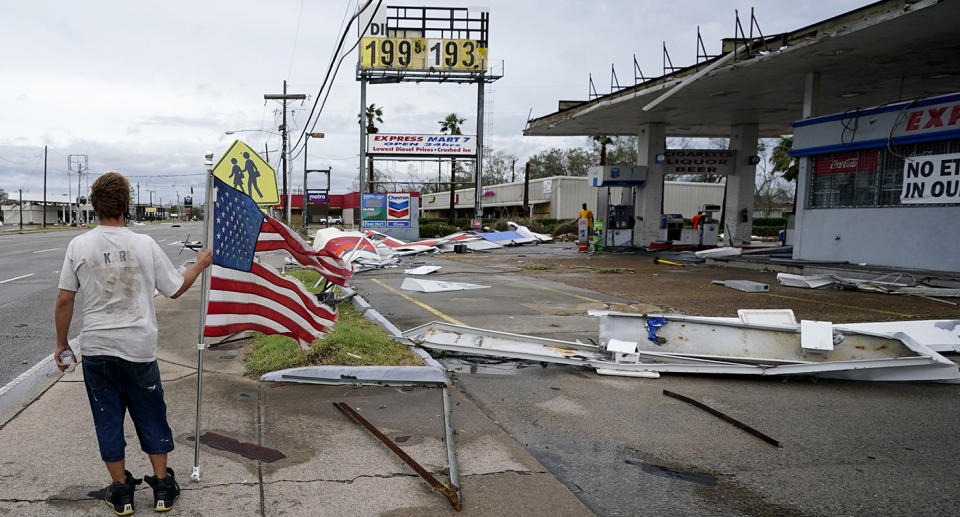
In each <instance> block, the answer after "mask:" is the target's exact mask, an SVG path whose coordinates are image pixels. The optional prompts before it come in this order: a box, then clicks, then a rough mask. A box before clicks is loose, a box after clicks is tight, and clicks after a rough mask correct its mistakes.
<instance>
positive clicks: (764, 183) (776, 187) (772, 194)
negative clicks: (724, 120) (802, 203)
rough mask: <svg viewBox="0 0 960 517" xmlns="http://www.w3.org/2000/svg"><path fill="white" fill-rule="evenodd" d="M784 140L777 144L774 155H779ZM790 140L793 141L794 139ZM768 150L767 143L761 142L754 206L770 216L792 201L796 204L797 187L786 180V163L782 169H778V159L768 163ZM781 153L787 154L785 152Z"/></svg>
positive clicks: (758, 145) (758, 153) (758, 146)
mask: <svg viewBox="0 0 960 517" xmlns="http://www.w3.org/2000/svg"><path fill="white" fill-rule="evenodd" d="M783 140H784V138H781V139H780V140H779V141H778V142H777V146H776V147H774V150H773V154H776V153H777V147H781V146H782V145H783ZM790 140H791V141H792V138H791V139H790ZM767 149H769V144H768V143H767V141H765V140H760V141H759V142H758V143H757V156H758V157H759V158H760V163H759V164H758V165H757V176H756V182H755V184H754V195H753V205H754V207H755V208H758V209H760V210H762V211H764V212H766V213H767V214H769V213H770V212H771V211H772V210H773V209H775V208H782V207H784V206H786V205H789V204H790V202H791V200H793V202H794V203H795V202H796V200H795V199H794V198H793V196H794V192H795V190H796V185H795V184H794V183H793V182H792V181H791V180H788V179H787V178H786V174H787V171H788V170H789V164H786V165H787V167H783V165H784V163H783V162H781V164H780V165H781V167H778V165H777V159H776V158H773V157H771V159H770V160H769V161H768V160H767ZM787 149H789V147H787ZM781 152H782V153H783V154H786V152H785V151H781ZM787 156H788V157H789V155H787ZM781 160H782V157H781Z"/></svg>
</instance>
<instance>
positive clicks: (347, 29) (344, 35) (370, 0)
mask: <svg viewBox="0 0 960 517" xmlns="http://www.w3.org/2000/svg"><path fill="white" fill-rule="evenodd" d="M371 3H373V0H367V2H366V3H365V4H363V8H361V9H360V10H358V11H357V12H356V13H354V15H353V16H351V17H350V21H349V22H348V23H347V26H346V27H345V28H344V29H343V33H342V34H341V35H340V41H339V42H338V43H337V50H336V52H334V59H331V60H330V66H329V67H327V75H326V76H325V77H324V78H323V83H322V84H321V85H320V90H319V91H317V97H316V98H315V99H314V100H313V107H312V108H310V115H308V116H307V123H306V124H304V126H303V131H301V132H300V136H299V137H298V138H297V141H296V143H294V144H293V148H294V149H296V148H297V146H299V145H300V143H301V142H302V141H303V139H304V135H306V134H307V126H308V125H310V119H312V118H313V114H314V112H315V111H316V109H317V104H318V103H319V102H320V94H321V93H323V89H324V87H326V86H327V82H328V81H330V83H331V84H330V87H332V86H333V84H332V83H333V81H332V80H331V75H330V73H331V72H332V71H333V66H334V64H335V63H337V60H336V56H337V55H339V54H340V49H341V48H343V42H344V41H345V40H346V39H347V33H349V32H350V26H351V25H353V21H354V20H356V19H357V17H358V16H360V13H362V12H363V11H365V10H366V9H367V7H370V4H371ZM382 3H383V0H377V6H376V7H375V8H374V10H373V12H377V9H379V8H380V4H382ZM372 22H373V17H372V16H371V17H370V21H369V22H367V26H366V27H364V29H363V32H362V33H361V34H360V38H363V35H364V34H366V32H367V29H368V28H369V27H370V24H371V23H372ZM359 43H360V40H359V39H357V43H356V44H355V45H354V46H356V45H358V44H359ZM351 51H352V49H351ZM342 60H343V58H342V57H341V58H340V61H342ZM337 68H338V69H339V65H338V67H337ZM319 117H320V113H319V112H318V113H317V118H319ZM298 155H299V152H298Z"/></svg>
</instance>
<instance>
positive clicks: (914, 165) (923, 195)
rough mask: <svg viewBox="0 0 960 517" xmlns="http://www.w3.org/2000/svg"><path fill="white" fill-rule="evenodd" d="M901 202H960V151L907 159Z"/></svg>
mask: <svg viewBox="0 0 960 517" xmlns="http://www.w3.org/2000/svg"><path fill="white" fill-rule="evenodd" d="M900 203H901V204H906V205H920V204H940V203H951V204H956V203H960V153H954V154H936V155H932V156H912V157H909V158H906V159H904V160H903V191H902V192H901V193H900Z"/></svg>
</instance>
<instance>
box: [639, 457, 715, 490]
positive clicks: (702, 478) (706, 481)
mask: <svg viewBox="0 0 960 517" xmlns="http://www.w3.org/2000/svg"><path fill="white" fill-rule="evenodd" d="M624 461H625V462H626V463H628V464H630V465H636V466H638V467H640V468H641V469H642V470H643V471H644V472H646V473H647V474H653V475H654V476H660V477H664V478H670V479H679V480H681V481H687V482H690V483H696V484H698V485H706V486H717V478H715V477H713V476H711V475H709V474H699V473H697V472H686V471H683V470H677V469H672V468H669V467H661V466H660V465H654V464H652V463H646V462H644V461H639V460H624Z"/></svg>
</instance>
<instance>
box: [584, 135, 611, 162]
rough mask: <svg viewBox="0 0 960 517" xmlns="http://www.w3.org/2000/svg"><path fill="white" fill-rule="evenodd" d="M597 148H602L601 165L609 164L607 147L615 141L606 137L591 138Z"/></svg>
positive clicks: (595, 136)
mask: <svg viewBox="0 0 960 517" xmlns="http://www.w3.org/2000/svg"><path fill="white" fill-rule="evenodd" d="M590 140H592V141H593V143H594V145H595V146H600V165H606V164H607V145H609V144H612V143H613V139H612V138H610V137H609V136H606V135H594V136H592V137H590Z"/></svg>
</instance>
